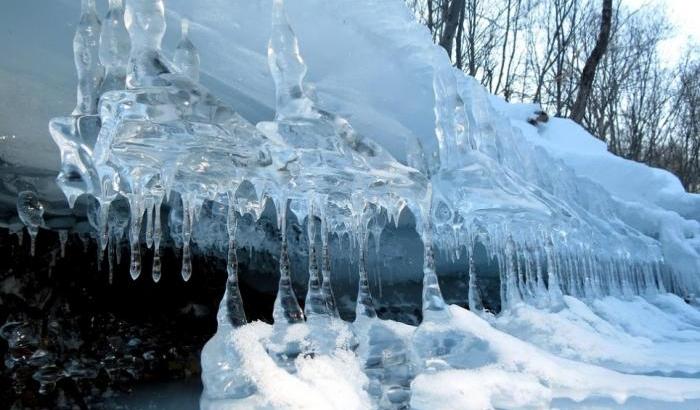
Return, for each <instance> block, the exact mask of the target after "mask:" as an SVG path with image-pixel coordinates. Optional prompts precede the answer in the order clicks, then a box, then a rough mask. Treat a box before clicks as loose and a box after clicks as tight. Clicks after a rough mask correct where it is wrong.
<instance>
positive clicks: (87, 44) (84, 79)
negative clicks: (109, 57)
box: [73, 0, 104, 115]
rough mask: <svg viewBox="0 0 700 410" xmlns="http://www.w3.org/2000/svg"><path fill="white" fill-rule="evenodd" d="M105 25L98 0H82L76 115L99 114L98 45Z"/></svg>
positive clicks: (100, 73) (77, 43)
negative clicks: (98, 13)
mask: <svg viewBox="0 0 700 410" xmlns="http://www.w3.org/2000/svg"><path fill="white" fill-rule="evenodd" d="M101 30H102V24H101V22H100V18H99V17H98V16H97V10H96V8H95V0H82V3H81V12H80V22H79V23H78V27H77V29H76V30H75V36H74V37H73V53H74V57H75V68H76V71H77V72H78V103H77V105H76V107H75V109H74V110H73V115H89V114H96V113H97V102H98V100H99V98H100V86H101V85H102V79H103V77H104V67H102V64H100V59H99V48H100V46H99V43H100V38H99V36H100V32H101Z"/></svg>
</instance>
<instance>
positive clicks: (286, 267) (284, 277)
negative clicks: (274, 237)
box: [272, 201, 304, 325]
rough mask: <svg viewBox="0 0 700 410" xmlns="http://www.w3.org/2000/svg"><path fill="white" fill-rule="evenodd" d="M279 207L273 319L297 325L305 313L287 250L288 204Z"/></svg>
mask: <svg viewBox="0 0 700 410" xmlns="http://www.w3.org/2000/svg"><path fill="white" fill-rule="evenodd" d="M281 202H282V203H281V204H280V206H279V207H278V214H277V220H278V221H279V222H278V226H279V230H280V261H279V263H280V280H279V288H278V290H277V297H276V298H275V304H274V308H273V310H272V318H273V320H274V322H275V324H278V325H280V324H290V325H291V324H295V323H302V322H303V321H304V313H303V312H302V310H301V307H300V306H299V301H298V300H297V297H296V294H295V293H294V288H293V286H292V276H291V269H290V268H291V265H290V261H289V250H288V249H287V246H288V244H287V216H286V213H287V202H286V201H281Z"/></svg>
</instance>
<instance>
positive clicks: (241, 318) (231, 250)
mask: <svg viewBox="0 0 700 410" xmlns="http://www.w3.org/2000/svg"><path fill="white" fill-rule="evenodd" d="M233 204H234V202H233V200H229V210H228V216H227V218H226V228H227V230H228V256H227V263H226V272H227V273H228V276H227V278H226V290H225V292H224V300H225V301H226V312H227V316H228V320H229V321H230V323H231V325H233V326H234V327H238V326H243V325H245V324H246V323H247V322H248V321H247V320H246V316H245V310H244V308H243V298H242V297H241V290H240V288H239V286H238V255H237V254H236V230H237V223H238V222H237V217H236V209H235V208H234V206H233Z"/></svg>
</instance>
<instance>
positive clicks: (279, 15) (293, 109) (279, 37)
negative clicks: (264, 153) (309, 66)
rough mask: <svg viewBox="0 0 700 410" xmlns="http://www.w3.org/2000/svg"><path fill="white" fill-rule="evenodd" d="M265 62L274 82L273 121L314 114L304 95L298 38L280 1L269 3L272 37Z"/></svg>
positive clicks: (303, 74)
mask: <svg viewBox="0 0 700 410" xmlns="http://www.w3.org/2000/svg"><path fill="white" fill-rule="evenodd" d="M267 61H268V65H269V67H270V72H271V73H272V78H273V80H274V81H275V89H276V103H277V106H276V116H275V118H276V119H277V120H280V119H283V118H285V117H290V116H301V117H303V116H309V115H313V114H312V112H313V102H312V101H311V100H310V99H309V98H308V97H307V96H306V93H305V92H304V85H303V82H304V77H305V76H306V64H305V63H304V60H303V58H302V57H301V53H300V52H299V42H298V40H297V37H296V35H295V34H294V31H293V30H292V28H291V27H290V26H289V22H288V20H287V15H286V13H285V11H284V2H283V0H274V1H273V3H272V34H271V36H270V42H269V44H268V47H267Z"/></svg>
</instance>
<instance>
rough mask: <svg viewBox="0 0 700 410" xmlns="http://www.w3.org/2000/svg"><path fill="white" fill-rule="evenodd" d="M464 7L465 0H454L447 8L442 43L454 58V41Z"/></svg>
mask: <svg viewBox="0 0 700 410" xmlns="http://www.w3.org/2000/svg"><path fill="white" fill-rule="evenodd" d="M463 8H464V0H452V3H451V4H450V7H449V8H448V9H447V15H446V16H445V25H444V28H443V30H442V36H440V45H441V46H442V48H444V49H445V50H447V55H448V56H450V58H452V43H453V42H454V38H455V33H456V32H457V26H458V25H459V21H460V19H459V17H460V15H461V13H462V9H463Z"/></svg>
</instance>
